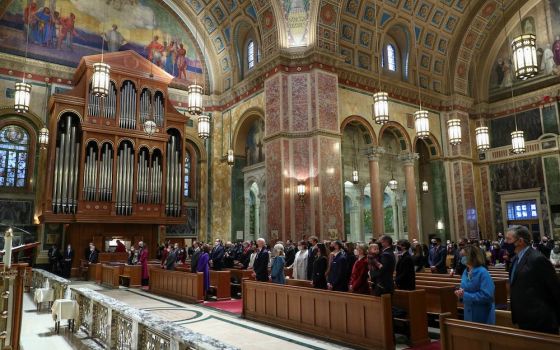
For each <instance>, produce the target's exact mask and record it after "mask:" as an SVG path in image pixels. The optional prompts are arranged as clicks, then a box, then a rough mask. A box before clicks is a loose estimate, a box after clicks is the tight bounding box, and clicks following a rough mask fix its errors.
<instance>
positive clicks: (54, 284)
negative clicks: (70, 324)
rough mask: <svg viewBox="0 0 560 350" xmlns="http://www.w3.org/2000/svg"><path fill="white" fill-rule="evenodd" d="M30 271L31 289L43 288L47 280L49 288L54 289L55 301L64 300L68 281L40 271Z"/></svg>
mask: <svg viewBox="0 0 560 350" xmlns="http://www.w3.org/2000/svg"><path fill="white" fill-rule="evenodd" d="M32 271H33V277H32V280H31V286H32V287H33V288H43V287H45V283H46V281H47V280H48V281H49V285H50V287H51V288H52V289H54V298H55V300H56V299H64V298H65V297H66V292H67V291H68V285H69V284H70V281H69V280H67V279H65V278H62V277H60V276H57V275H55V274H52V273H50V272H48V271H45V270H42V269H33V270H32Z"/></svg>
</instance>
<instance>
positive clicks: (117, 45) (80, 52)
mask: <svg viewBox="0 0 560 350" xmlns="http://www.w3.org/2000/svg"><path fill="white" fill-rule="evenodd" d="M0 33H1V34H0V49H1V50H2V51H5V52H9V53H13V54H17V55H24V54H25V46H26V41H27V40H28V41H29V46H28V55H29V57H32V58H36V59H41V60H44V61H48V62H52V63H57V64H62V65H66V66H70V67H76V66H77V65H78V63H79V61H80V59H81V57H82V56H87V55H93V54H99V53H100V52H101V45H103V46H104V50H105V52H115V51H124V50H134V51H136V52H138V53H139V54H141V55H142V56H144V57H146V58H147V59H149V60H150V61H151V62H153V63H154V64H157V65H158V66H159V67H161V68H163V69H164V70H165V71H167V72H168V73H169V74H171V75H173V76H175V77H176V78H178V79H181V80H187V81H192V80H194V79H196V78H198V79H199V80H200V79H201V78H202V75H201V74H202V63H201V60H200V58H199V56H198V55H197V52H196V48H195V45H194V44H193V41H192V39H191V36H190V35H189V33H188V32H187V31H186V29H185V27H184V26H183V25H182V24H181V23H179V21H178V20H177V19H176V18H175V17H174V16H172V15H171V13H170V12H169V11H168V10H167V9H165V8H164V7H163V6H161V5H159V2H158V1H155V0H130V1H122V0H106V1H92V0H14V1H12V2H11V4H10V5H9V6H8V8H7V10H6V12H5V14H4V16H3V17H2V18H1V19H0ZM199 76H200V77H199Z"/></svg>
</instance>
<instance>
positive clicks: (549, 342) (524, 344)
mask: <svg viewBox="0 0 560 350" xmlns="http://www.w3.org/2000/svg"><path fill="white" fill-rule="evenodd" d="M439 323H440V339H441V349H442V350H473V349H515V350H537V349H538V350H558V349H560V336H558V335H551V334H546V333H537V332H530V331H524V330H520V329H516V328H509V327H501V326H492V325H487V324H482V323H474V322H467V321H461V320H456V319H453V318H451V317H449V315H441V317H440V322H439Z"/></svg>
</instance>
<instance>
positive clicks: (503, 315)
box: [496, 310, 518, 328]
mask: <svg viewBox="0 0 560 350" xmlns="http://www.w3.org/2000/svg"><path fill="white" fill-rule="evenodd" d="M496 326H502V327H510V328H518V327H517V326H516V325H514V324H513V322H512V321H511V311H506V310H496Z"/></svg>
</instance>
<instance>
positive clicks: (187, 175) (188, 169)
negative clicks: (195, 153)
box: [183, 152, 191, 197]
mask: <svg viewBox="0 0 560 350" xmlns="http://www.w3.org/2000/svg"><path fill="white" fill-rule="evenodd" d="M184 184H185V186H184V192H183V194H184V196H185V197H190V195H191V191H190V184H191V155H190V154H189V153H188V152H187V156H186V157H185V183H184Z"/></svg>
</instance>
